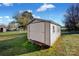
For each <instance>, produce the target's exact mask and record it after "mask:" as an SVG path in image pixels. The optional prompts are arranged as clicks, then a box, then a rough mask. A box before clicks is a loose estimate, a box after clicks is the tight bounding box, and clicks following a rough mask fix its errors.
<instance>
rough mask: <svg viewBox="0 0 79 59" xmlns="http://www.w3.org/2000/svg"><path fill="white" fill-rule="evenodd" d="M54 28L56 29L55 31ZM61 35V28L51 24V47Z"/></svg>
mask: <svg viewBox="0 0 79 59" xmlns="http://www.w3.org/2000/svg"><path fill="white" fill-rule="evenodd" d="M53 26H54V29H53ZM53 30H55V32H53ZM60 34H61V30H60V26H57V25H55V24H50V43H51V44H50V45H51V46H52V45H53V44H54V43H55V41H56V40H57V38H58V37H59V36H60Z"/></svg>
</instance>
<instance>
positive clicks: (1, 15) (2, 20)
mask: <svg viewBox="0 0 79 59" xmlns="http://www.w3.org/2000/svg"><path fill="white" fill-rule="evenodd" d="M70 5H71V4H68V3H67V4H66V3H63V4H62V3H55V4H54V3H49V4H45V3H44V4H43V3H18V4H12V3H11V4H10V3H1V4H0V24H8V23H9V22H11V21H13V20H14V19H12V16H14V15H15V14H16V13H17V12H18V11H19V12H22V11H24V10H27V11H29V12H32V14H33V16H34V17H36V18H41V19H46V20H53V21H55V22H56V23H58V24H60V25H63V20H64V14H65V12H66V10H67V8H69V6H70Z"/></svg>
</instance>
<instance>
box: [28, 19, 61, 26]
mask: <svg viewBox="0 0 79 59" xmlns="http://www.w3.org/2000/svg"><path fill="white" fill-rule="evenodd" d="M34 20H38V21H40V22H49V23H52V24H55V25H58V26H61V25H59V24H57V23H56V22H54V21H52V20H44V19H39V18H34V19H33V20H31V21H30V22H29V23H28V24H30V23H32V22H33V21H34Z"/></svg>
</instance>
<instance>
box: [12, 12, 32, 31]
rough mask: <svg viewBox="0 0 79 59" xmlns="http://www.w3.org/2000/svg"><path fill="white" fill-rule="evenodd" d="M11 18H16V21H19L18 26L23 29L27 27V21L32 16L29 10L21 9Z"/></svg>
mask: <svg viewBox="0 0 79 59" xmlns="http://www.w3.org/2000/svg"><path fill="white" fill-rule="evenodd" d="M13 18H15V19H16V22H17V23H19V25H20V26H19V27H21V28H23V29H24V30H25V29H26V28H27V24H28V22H29V21H31V20H32V19H33V16H32V13H31V12H28V11H23V12H21V13H17V14H16V15H15V16H14V17H13Z"/></svg>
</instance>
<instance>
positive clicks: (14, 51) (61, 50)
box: [0, 32, 79, 56]
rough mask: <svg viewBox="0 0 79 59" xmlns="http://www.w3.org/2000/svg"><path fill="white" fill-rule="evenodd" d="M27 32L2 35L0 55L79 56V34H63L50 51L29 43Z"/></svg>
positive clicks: (0, 35)
mask: <svg viewBox="0 0 79 59" xmlns="http://www.w3.org/2000/svg"><path fill="white" fill-rule="evenodd" d="M26 35H27V34H26V32H5V33H0V55H3V56H15V55H18V56H19V55H22V56H59V55H60V56H61V55H79V53H78V51H79V34H63V35H62V37H61V38H59V39H58V40H57V41H56V43H55V44H54V45H53V46H52V47H51V48H48V49H42V48H40V47H39V46H37V45H35V44H32V43H30V42H29V41H28V39H27V36H26Z"/></svg>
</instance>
